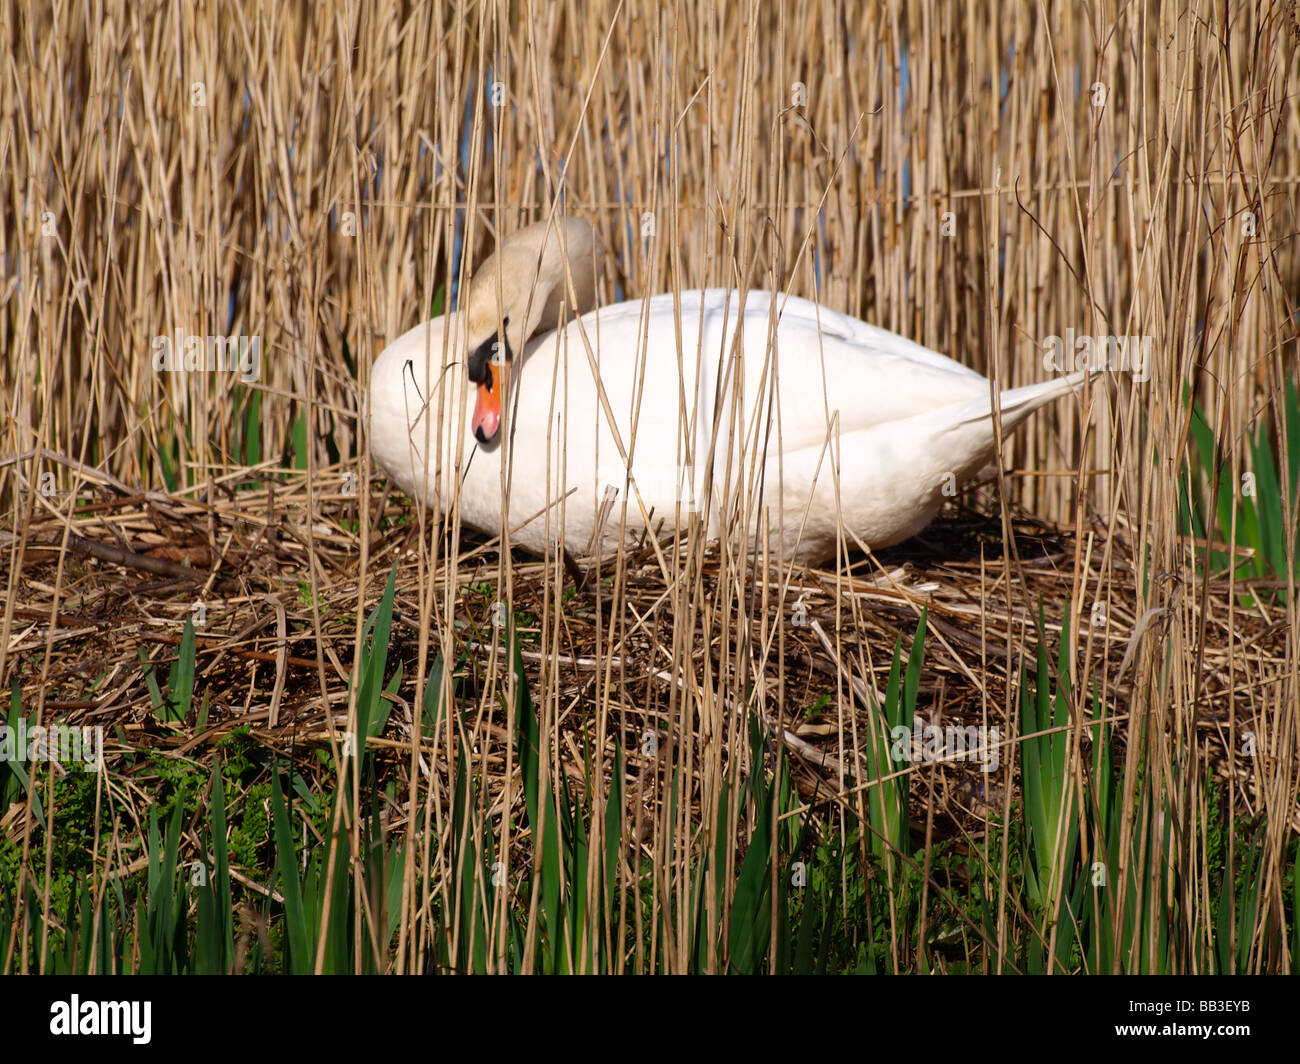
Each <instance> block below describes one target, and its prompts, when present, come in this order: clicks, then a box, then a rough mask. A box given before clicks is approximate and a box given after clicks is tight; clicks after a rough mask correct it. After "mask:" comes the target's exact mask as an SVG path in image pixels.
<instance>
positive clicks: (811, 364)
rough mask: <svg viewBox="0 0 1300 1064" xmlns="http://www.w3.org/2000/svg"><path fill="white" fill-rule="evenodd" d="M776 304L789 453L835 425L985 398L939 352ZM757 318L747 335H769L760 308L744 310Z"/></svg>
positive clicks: (841, 318) (829, 315) (864, 423)
mask: <svg viewBox="0 0 1300 1064" xmlns="http://www.w3.org/2000/svg"><path fill="white" fill-rule="evenodd" d="M777 306H778V308H779V314H780V319H779V326H778V329H777V342H776V352H775V361H776V362H777V365H778V372H777V376H778V378H779V382H780V389H779V391H780V398H781V421H782V440H783V446H785V447H786V448H798V447H805V446H816V445H818V444H820V443H821V442H822V441H824V440H825V439H826V438H827V432H828V426H829V425H830V424H831V423H832V420H835V421H836V422H837V428H838V432H839V433H840V434H841V435H843V434H845V433H851V432H860V431H862V430H864V429H871V428H876V427H880V426H886V425H888V424H890V423H891V422H901V421H904V420H906V419H908V418H911V417H915V416H916V415H918V414H924V413H927V412H929V411H932V410H936V409H939V408H942V407H947V406H953V405H955V404H958V403H964V402H969V401H971V400H976V399H979V398H980V397H981V396H982V397H984V398H985V399H987V398H988V394H989V392H988V388H989V384H988V381H987V380H986V379H985V378H983V377H981V376H980V375H979V374H978V373H976V372H975V371H974V370H971V369H969V368H967V367H966V366H963V365H961V364H960V363H957V362H954V361H953V360H952V359H950V358H946V357H944V356H943V355H941V354H939V353H938V352H937V351H932V350H930V349H929V348H927V347H922V346H921V345H920V344H917V343H914V342H912V341H911V340H908V339H905V338H904V337H902V336H898V335H896V334H894V333H891V332H888V331H887V330H885V329H879V328H876V327H875V326H873V325H868V324H867V323H866V322H861V321H858V320H856V319H854V318H850V317H847V316H846V315H843V314H838V313H836V312H834V311H830V310H827V309H826V308H825V307H818V306H817V305H816V304H814V303H810V302H808V301H807V300H802V299H800V300H795V299H792V298H786V297H782V296H778V297H777ZM755 313H756V314H757V316H758V317H759V318H760V319H761V321H760V322H758V323H756V324H757V328H755V323H751V322H750V321H747V323H746V335H747V338H749V337H751V336H755V335H757V336H763V335H765V334H766V333H767V331H768V326H767V324H766V322H767V315H766V314H765V313H764V308H761V307H760V308H755V309H754V311H750V310H749V309H748V308H747V310H746V317H747V319H748V318H749V317H750V315H751V314H755ZM746 376H747V377H751V373H750V372H749V371H748V368H747V373H746ZM767 391H768V393H769V394H770V389H768V390H767Z"/></svg>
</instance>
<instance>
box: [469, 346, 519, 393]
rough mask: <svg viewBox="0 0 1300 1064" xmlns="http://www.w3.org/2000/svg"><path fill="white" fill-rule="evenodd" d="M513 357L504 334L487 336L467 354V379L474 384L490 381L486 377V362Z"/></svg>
mask: <svg viewBox="0 0 1300 1064" xmlns="http://www.w3.org/2000/svg"><path fill="white" fill-rule="evenodd" d="M513 357H514V353H513V352H512V351H511V350H510V344H509V342H508V341H507V340H506V338H505V337H504V335H497V336H492V337H489V338H488V339H486V340H484V341H483V342H482V343H481V344H479V345H478V347H476V348H475V349H474V350H473V351H472V352H471V353H470V356H469V379H470V380H471V381H472V382H473V383H475V384H483V383H485V382H486V383H489V384H490V383H491V382H490V381H489V379H488V372H487V368H488V363H489V362H495V363H497V364H498V365H499V364H500V363H502V362H509V361H511V360H512V358H513Z"/></svg>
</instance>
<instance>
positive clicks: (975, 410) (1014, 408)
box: [954, 369, 1089, 432]
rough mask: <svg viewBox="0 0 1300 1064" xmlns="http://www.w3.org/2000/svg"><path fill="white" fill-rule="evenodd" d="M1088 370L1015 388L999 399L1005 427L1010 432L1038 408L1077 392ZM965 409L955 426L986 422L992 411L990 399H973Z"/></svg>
mask: <svg viewBox="0 0 1300 1064" xmlns="http://www.w3.org/2000/svg"><path fill="white" fill-rule="evenodd" d="M1088 374H1089V371H1088V370H1086V369H1082V370H1079V371H1078V372H1076V373H1071V374H1070V375H1069V376H1066V377H1058V378H1056V379H1055V380H1050V381H1042V382H1040V383H1038V384H1026V385H1024V386H1023V387H1021V388H1012V389H1010V390H1009V391H1005V392H1003V393H1002V395H1001V396H1000V397H999V400H998V406H999V407H1000V409H1001V411H1002V428H1003V430H1004V431H1007V432H1009V431H1011V430H1012V429H1014V428H1015V427H1016V426H1017V425H1019V424H1020V423H1021V422H1022V421H1024V420H1025V418H1027V417H1029V415H1030V414H1032V413H1033V412H1034V411H1035V410H1037V409H1038V408H1039V407H1043V406H1046V405H1047V404H1048V403H1052V402H1055V401H1056V400H1057V399H1060V398H1061V397H1062V396H1064V395H1068V394H1069V393H1070V392H1073V391H1075V390H1077V389H1078V387H1079V386H1080V385H1081V384H1083V382H1084V381H1085V380H1087V379H1088ZM964 405H965V406H966V410H964V411H962V414H961V416H960V417H958V418H957V419H955V421H954V427H956V426H958V425H970V424H973V423H975V422H981V421H986V420H987V419H988V417H989V415H990V413H991V412H992V411H991V410H990V405H989V401H988V399H978V400H972V401H970V402H968V403H966V404H964Z"/></svg>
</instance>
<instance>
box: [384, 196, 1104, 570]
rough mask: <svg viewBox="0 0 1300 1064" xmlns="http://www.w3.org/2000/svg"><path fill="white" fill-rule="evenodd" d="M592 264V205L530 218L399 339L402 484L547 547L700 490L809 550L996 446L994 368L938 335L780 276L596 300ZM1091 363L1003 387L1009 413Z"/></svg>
mask: <svg viewBox="0 0 1300 1064" xmlns="http://www.w3.org/2000/svg"><path fill="white" fill-rule="evenodd" d="M598 269H599V266H598V249H597V246H596V242H595V237H594V234H593V233H592V230H591V228H590V227H589V226H588V225H587V224H586V223H585V222H582V221H580V220H578V219H572V218H570V219H562V220H560V221H558V222H557V223H556V224H554V225H548V224H547V223H545V222H542V223H538V224H536V225H533V226H529V227H528V228H526V229H523V230H520V231H519V232H518V233H516V234H514V235H513V236H512V237H510V238H509V239H507V240H505V241H503V242H502V244H501V246H500V247H499V248H498V250H497V252H496V253H495V254H493V255H492V256H490V257H489V258H488V259H487V260H485V262H484V263H483V265H482V266H481V267H480V268H479V270H478V271H477V272H476V273H475V275H474V277H473V279H472V281H471V283H470V286H469V292H468V298H467V299H466V300H465V301H464V310H463V311H457V312H453V313H450V314H447V315H445V316H444V317H440V318H435V319H433V320H432V321H428V322H424V323H422V324H420V325H417V326H416V327H415V328H414V329H412V330H410V331H409V332H407V333H405V334H404V335H403V336H401V337H399V338H398V339H397V340H395V341H394V342H393V343H392V344H390V345H389V346H388V347H387V348H385V349H384V351H383V352H382V353H381V354H380V355H379V357H378V358H377V359H376V360H375V363H374V365H373V367H372V369H371V374H370V394H369V425H370V448H371V455H372V456H373V457H374V459H375V461H376V462H377V463H378V465H379V467H380V468H381V469H383V470H384V471H385V472H386V473H387V474H388V476H389V478H390V479H391V480H392V481H393V482H394V483H395V484H396V485H397V486H398V487H400V488H401V489H402V490H403V491H405V492H407V493H408V494H410V495H412V496H414V497H415V498H416V499H417V500H419V501H421V502H425V503H430V502H431V501H432V499H433V496H434V493H435V492H438V493H440V494H441V498H442V505H443V509H444V512H446V511H447V510H449V508H450V507H451V505H452V502H453V499H454V498H455V497H456V496H457V495H459V506H460V516H461V520H462V521H463V522H465V523H466V524H468V525H470V526H471V527H475V528H478V529H480V530H482V531H486V532H490V533H500V532H501V531H502V528H503V522H502V517H503V512H504V514H505V515H506V516H508V524H509V528H510V533H509V535H510V542H511V544H512V545H515V546H522V547H525V548H527V549H528V550H531V551H533V552H535V553H545V552H546V551H547V550H548V549H549V548H550V547H552V546H553V545H554V544H556V543H557V542H562V543H563V544H564V546H565V547H566V548H567V549H568V550H569V551H571V552H574V553H577V554H589V553H594V552H595V551H596V550H602V551H609V550H613V549H615V548H617V546H618V544H619V542H620V540H622V541H624V542H633V541H641V540H643V537H644V534H645V531H646V529H647V527H649V528H650V529H652V530H653V531H654V532H655V533H656V534H660V535H662V534H664V533H669V534H672V533H677V532H680V531H682V530H684V529H685V528H686V527H687V522H688V520H689V519H690V515H691V513H692V511H694V512H696V513H698V514H699V515H700V517H701V518H702V519H706V520H707V526H706V531H707V535H708V536H709V537H710V538H717V537H719V536H720V535H721V534H722V532H723V530H724V528H726V529H727V530H728V534H734V532H735V530H736V527H737V524H738V523H739V522H744V529H745V536H746V539H747V541H748V543H749V545H750V547H751V548H752V547H754V546H755V545H758V544H760V543H761V542H762V538H763V536H764V534H766V536H767V542H768V545H769V546H770V547H771V548H772V549H773V551H774V552H775V550H776V549H777V548H780V550H781V551H782V556H783V557H784V558H785V559H786V560H794V561H800V562H806V563H812V562H820V561H824V560H826V559H828V558H831V557H833V556H834V555H835V553H836V549H837V542H838V540H839V538H840V531H841V526H842V527H843V530H844V533H845V534H844V542H845V543H846V545H847V547H848V549H854V548H855V547H856V546H857V544H858V542H861V543H863V544H865V545H867V546H869V547H872V548H880V547H886V546H890V545H892V544H894V543H898V542H900V541H902V540H904V539H907V538H908V537H909V536H912V535H913V534H915V533H916V532H918V531H920V530H921V529H922V528H923V527H924V526H925V525H926V524H927V523H928V522H929V521H930V520H931V519H932V518H933V517H934V515H935V514H936V512H937V511H938V510H939V507H940V506H941V504H942V502H943V499H944V497H945V489H948V490H947V493H948V494H951V493H952V492H951V488H952V487H953V486H955V485H957V484H960V483H961V482H962V481H963V480H964V479H966V478H968V477H969V476H971V475H972V474H973V473H975V472H976V471H978V470H979V469H980V468H982V467H983V466H984V465H985V464H986V463H987V462H988V461H989V460H990V459H991V458H992V457H993V454H994V449H995V447H994V432H993V421H992V417H991V413H990V411H991V406H990V401H991V399H990V387H989V382H988V380H986V379H985V378H984V377H982V376H980V375H979V374H978V373H975V372H974V371H973V370H970V369H967V368H966V367H964V366H961V365H959V364H958V363H956V362H953V361H952V360H950V359H948V358H945V357H944V356H943V355H940V354H938V353H937V352H934V351H931V350H929V349H927V348H924V347H922V346H920V345H919V344H915V343H913V342H912V341H910V340H906V339H904V338H903V337H901V336H896V335H894V334H893V333H890V332H886V331H885V330H883V329H878V328H875V327H873V326H871V325H867V324H866V323H865V322H861V321H857V320H856V319H854V318H850V317H847V316H845V315H843V314H838V313H836V312H834V311H832V310H829V309H827V308H825V307H821V306H818V305H817V304H815V303H811V302H809V301H807V300H804V299H798V298H795V297H793V296H785V295H779V294H778V295H772V294H769V293H766V292H749V293H748V294H747V296H746V298H745V301H744V304H743V307H742V305H741V303H740V299H739V296H738V294H737V293H735V292H734V291H729V290H726V289H705V290H697V291H685V292H682V293H680V296H676V295H672V294H669V295H660V296H654V297H652V298H649V299H645V300H636V301H631V302H626V303H619V304H617V305H614V306H607V307H602V308H600V309H599V310H590V307H592V306H593V305H594V303H595V298H594V297H595V279H596V276H597V273H598ZM566 305H567V306H570V307H575V306H576V307H577V308H578V309H579V310H580V311H588V313H585V314H583V315H582V316H581V317H578V318H576V319H574V318H572V316H571V315H570V316H566V315H565V314H564V310H563V308H564V306H566ZM738 325H739V338H740V342H739V343H736V342H735V340H736V337H737V331H738V330H737V326H738ZM1085 375H1086V371H1085V372H1079V373H1076V374H1074V375H1072V376H1067V377H1060V378H1057V379H1054V380H1049V381H1045V382H1043V383H1041V384H1033V385H1029V386H1027V387H1023V388H1016V389H1013V390H1011V391H1005V392H1002V394H1001V397H1000V400H1001V401H1000V405H1001V410H1002V426H1003V431H1004V432H1010V431H1011V430H1012V429H1014V428H1015V427H1016V426H1017V425H1019V424H1020V423H1021V422H1023V421H1024V420H1025V419H1026V418H1027V417H1028V416H1029V415H1030V414H1031V413H1033V411H1035V410H1037V409H1038V408H1039V407H1041V406H1043V405H1044V404H1046V403H1050V402H1052V401H1053V400H1054V399H1057V398H1059V397H1061V396H1063V395H1065V394H1066V393H1067V392H1069V391H1070V390H1071V389H1072V388H1074V387H1075V386H1076V385H1078V384H1079V383H1080V382H1081V381H1082V380H1083V379H1084V376H1085ZM503 397H504V399H505V402H504V406H503V403H502V398H503ZM426 446H427V453H428V454H429V456H430V458H429V461H428V462H426V460H425V454H426ZM503 466H504V467H505V469H504V472H505V474H506V475H505V476H504V477H503ZM505 500H508V506H506V505H503V502H504V501H505ZM611 501H612V502H613V503H614V505H613V506H612V507H611V506H610V502H611ZM598 528H599V530H600V535H599V536H596V535H594V533H595V532H596V531H597V529H598Z"/></svg>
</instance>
